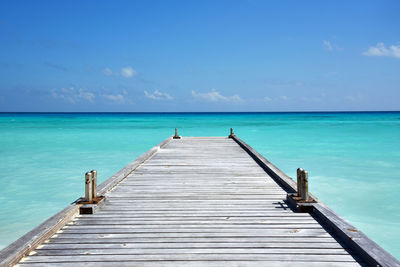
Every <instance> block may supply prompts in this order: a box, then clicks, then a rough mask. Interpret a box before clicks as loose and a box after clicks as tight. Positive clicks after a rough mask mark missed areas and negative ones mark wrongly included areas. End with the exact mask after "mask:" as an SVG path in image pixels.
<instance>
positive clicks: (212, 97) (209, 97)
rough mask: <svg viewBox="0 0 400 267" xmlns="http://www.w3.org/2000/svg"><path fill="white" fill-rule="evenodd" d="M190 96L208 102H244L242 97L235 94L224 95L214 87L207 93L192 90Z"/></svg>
mask: <svg viewBox="0 0 400 267" xmlns="http://www.w3.org/2000/svg"><path fill="white" fill-rule="evenodd" d="M192 97H194V98H197V99H201V100H205V101H209V102H220V101H222V102H244V101H243V99H242V98H241V97H240V96H239V95H237V94H235V95H232V96H224V95H221V94H220V93H219V92H218V91H217V90H215V89H212V90H211V91H210V92H208V93H197V92H196V91H194V90H192Z"/></svg>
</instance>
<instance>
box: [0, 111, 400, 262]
mask: <svg viewBox="0 0 400 267" xmlns="http://www.w3.org/2000/svg"><path fill="white" fill-rule="evenodd" d="M175 127H177V128H179V133H180V134H181V135H184V136H227V135H228V134H229V128H230V127H233V128H234V129H235V132H236V134H237V135H238V136H239V137H240V138H242V139H243V140H244V141H246V142H247V143H249V144H250V145H251V146H253V147H254V148H255V149H256V150H257V151H259V152H260V153H261V154H263V155H264V156H265V157H266V158H268V159H269V160H270V161H272V162H273V163H274V164H275V165H277V166H278V167H279V168H280V169H282V170H283V171H285V172H286V173H288V174H289V175H290V176H291V177H295V172H296V168H298V167H302V168H304V169H307V170H308V171H309V176H310V177H309V180H310V191H311V192H312V193H313V194H314V195H316V196H317V197H318V198H319V199H320V200H322V201H324V202H325V203H327V204H328V205H329V206H330V207H331V208H333V209H334V210H335V211H336V212H337V213H339V214H340V215H341V216H343V217H344V218H346V219H347V220H348V221H350V222H351V223H353V224H354V225H355V226H356V227H358V228H359V229H361V230H362V231H364V232H365V233H366V234H367V235H368V236H370V237H371V238H372V239H373V240H374V241H376V242H377V243H378V244H380V245H381V246H382V247H383V248H385V249H387V250H388V251H389V252H391V253H392V254H393V255H394V256H396V257H397V258H400V201H399V199H400V198H399V195H398V194H399V192H400V112H381V113H380V112H377V113H373V112H365V113H148V114H139V113H106V114H101V113H91V114H80V113H61V114H44V113H41V114H22V113H19V114H13V113H1V114H0V159H1V161H0V202H1V203H2V205H0V247H1V248H2V247H4V246H7V245H8V244H10V243H11V242H12V241H14V240H15V239H17V238H19V237H20V236H21V235H23V234H25V233H26V232H27V231H29V230H30V229H32V228H33V227H35V226H37V225H38V224H40V223H41V222H42V221H44V220H45V219H46V218H48V217H49V216H51V215H52V214H54V213H56V212H57V211H59V210H60V209H62V208H63V207H65V206H66V205H67V204H69V203H70V202H72V201H74V200H75V199H77V198H78V197H80V196H82V195H83V189H84V188H83V180H84V173H85V172H86V171H88V170H91V169H97V170H98V172H99V179H100V182H101V181H104V180H105V179H106V178H108V177H109V176H111V175H112V174H114V173H115V172H117V171H118V170H119V169H121V168H122V167H124V166H125V165H126V164H128V163H129V162H130V161H132V160H134V159H135V158H136V157H138V156H139V155H140V154H142V153H143V152H145V151H146V150H148V149H149V148H151V147H152V146H154V145H156V144H157V143H159V142H160V141H162V140H164V139H165V138H166V137H168V136H170V135H172V134H173V130H174V128H175Z"/></svg>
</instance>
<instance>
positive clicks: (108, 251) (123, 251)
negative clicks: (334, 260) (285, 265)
mask: <svg viewBox="0 0 400 267" xmlns="http://www.w3.org/2000/svg"><path fill="white" fill-rule="evenodd" d="M117 254H118V255H139V256H141V255H164V254H256V255H257V254H264V255H268V254H301V255H323V256H325V255H348V252H347V251H346V250H345V249H343V248H335V249H332V248H330V249H323V248H318V249H314V248H306V249H304V248H287V247H285V248H252V247H246V248H166V247H163V248H97V249H93V248H92V249H88V248H75V249H46V250H43V249H38V250H36V251H35V254H34V255H35V256H68V255H71V256H74V257H75V256H79V255H117Z"/></svg>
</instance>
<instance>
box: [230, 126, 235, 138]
mask: <svg viewBox="0 0 400 267" xmlns="http://www.w3.org/2000/svg"><path fill="white" fill-rule="evenodd" d="M234 136H235V133H234V132H233V128H231V134H230V135H229V138H232V137H234Z"/></svg>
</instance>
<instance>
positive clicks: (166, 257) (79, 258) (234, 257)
mask: <svg viewBox="0 0 400 267" xmlns="http://www.w3.org/2000/svg"><path fill="white" fill-rule="evenodd" d="M179 260H181V261H182V260H192V261H193V260H195V261H243V260H244V261H290V262H293V263H295V262H296V261H309V262H313V261H319V262H321V261H322V262H324V261H329V262H356V261H355V259H354V258H353V257H352V256H350V255H349V254H347V255H302V254H251V253H249V254H232V253H225V254H222V253H221V254H201V253H198V254H196V253H192V254H175V255H173V254H151V255H143V254H141V255H120V254H114V255H74V256H73V257H72V256H70V255H68V256H54V255H52V256H34V257H27V258H25V260H24V262H37V263H58V262H76V263H79V262H126V261H179Z"/></svg>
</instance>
